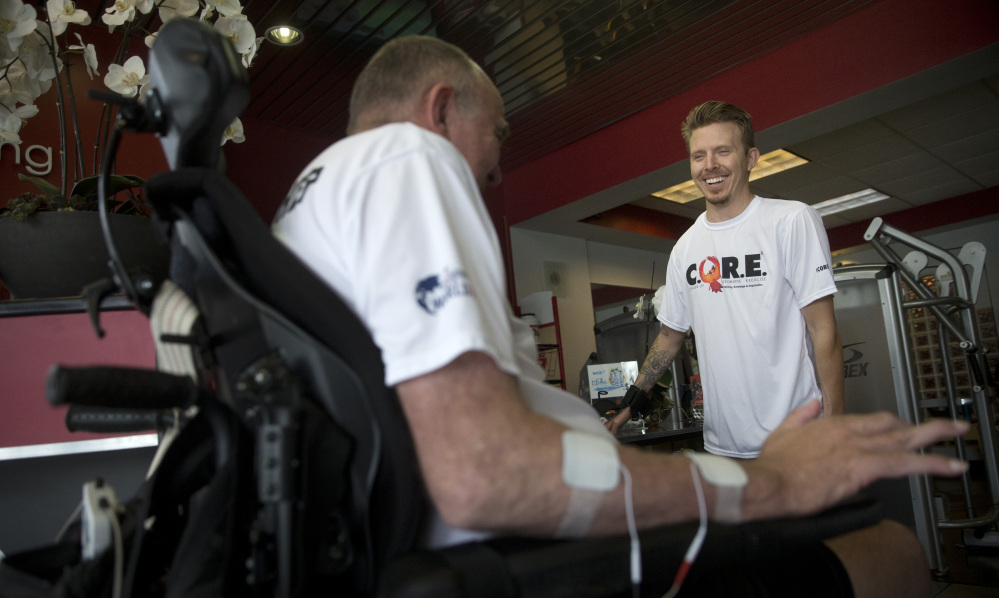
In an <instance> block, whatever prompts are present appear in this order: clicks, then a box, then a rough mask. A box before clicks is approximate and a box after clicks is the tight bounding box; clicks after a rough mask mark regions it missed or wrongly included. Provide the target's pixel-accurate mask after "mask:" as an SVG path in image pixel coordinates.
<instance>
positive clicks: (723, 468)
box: [684, 453, 749, 523]
mask: <svg viewBox="0 0 999 598" xmlns="http://www.w3.org/2000/svg"><path fill="white" fill-rule="evenodd" d="M684 454H685V455H686V456H687V458H688V459H690V460H691V461H693V462H694V464H695V465H697V469H698V470H699V471H700V472H701V477H702V478H704V481H705V482H707V483H709V484H711V485H712V486H714V487H715V489H716V494H717V499H716V500H715V513H714V519H715V520H716V521H722V522H725V523H739V522H740V521H741V520H742V512H741V511H742V489H743V488H744V487H745V486H746V484H747V483H748V482H749V476H747V475H746V470H745V469H743V468H742V465H739V462H738V461H736V460H735V459H729V458H728V457H719V456H718V455H710V454H707V453H684Z"/></svg>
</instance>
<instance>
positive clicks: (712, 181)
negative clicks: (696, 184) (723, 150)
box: [704, 176, 728, 185]
mask: <svg viewBox="0 0 999 598" xmlns="http://www.w3.org/2000/svg"><path fill="white" fill-rule="evenodd" d="M727 178H728V177H724V176H716V177H711V178H710V179H704V182H705V183H707V184H709V185H717V184H718V183H721V182H722V181H724V180H725V179H727Z"/></svg>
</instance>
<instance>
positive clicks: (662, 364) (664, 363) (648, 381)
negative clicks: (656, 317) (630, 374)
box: [635, 332, 676, 392]
mask: <svg viewBox="0 0 999 598" xmlns="http://www.w3.org/2000/svg"><path fill="white" fill-rule="evenodd" d="M663 336H664V337H665V336H669V332H664V333H663ZM675 359H676V355H674V354H673V353H670V352H669V351H668V350H666V349H657V348H656V343H653V344H652V349H651V350H650V351H649V355H648V357H646V358H645V362H644V363H643V364H642V369H640V370H639V371H638V379H637V380H635V385H636V386H638V387H639V388H641V389H642V390H644V391H645V392H648V391H649V390H650V389H651V388H652V387H653V386H655V384H656V382H658V381H659V378H661V377H662V375H663V374H664V373H665V372H666V370H667V368H669V366H671V365H673V361H674V360H675Z"/></svg>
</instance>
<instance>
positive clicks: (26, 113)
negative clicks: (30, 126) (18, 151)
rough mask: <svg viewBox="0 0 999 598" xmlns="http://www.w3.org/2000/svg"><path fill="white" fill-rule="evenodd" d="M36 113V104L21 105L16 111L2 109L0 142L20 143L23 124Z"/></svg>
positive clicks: (0, 112)
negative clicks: (19, 133)
mask: <svg viewBox="0 0 999 598" xmlns="http://www.w3.org/2000/svg"><path fill="white" fill-rule="evenodd" d="M36 114H38V108H37V107H35V106H34V105H29V106H21V107H20V108H18V109H17V110H14V111H7V110H0V142H2V143H7V142H10V143H13V144H15V145H20V144H21V136H20V135H18V132H19V131H20V130H21V125H23V124H24V123H25V121H27V120H28V119H29V118H31V117H32V116H34V115H36Z"/></svg>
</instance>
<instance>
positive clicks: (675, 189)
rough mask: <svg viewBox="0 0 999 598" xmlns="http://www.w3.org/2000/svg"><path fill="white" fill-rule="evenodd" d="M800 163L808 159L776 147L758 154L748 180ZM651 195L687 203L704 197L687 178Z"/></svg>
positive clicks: (787, 168) (804, 162) (781, 170)
mask: <svg viewBox="0 0 999 598" xmlns="http://www.w3.org/2000/svg"><path fill="white" fill-rule="evenodd" d="M802 164H808V160H806V159H804V158H802V157H801V156H798V155H795V154H792V153H791V152H789V151H787V150H785V149H777V150H774V151H772V152H769V153H766V154H763V155H762V156H760V159H759V160H758V161H757V162H756V166H755V167H754V168H753V170H752V172H750V173H749V180H750V181H755V180H756V179H762V178H763V177H765V176H770V175H772V174H777V173H778V172H783V171H785V170H790V169H792V168H794V167H795V166H801V165H802ZM652 195H655V196H656V197H661V198H662V199H665V200H668V201H672V202H675V203H688V202H691V201H694V200H695V199H700V198H702V197H704V196H703V195H702V194H701V191H700V189H698V188H697V185H696V184H694V181H692V180H689V179H688V180H686V181H684V182H682V183H680V184H679V185H673V186H672V187H670V188H669V189H663V190H662V191H656V192H655V193H653V194H652Z"/></svg>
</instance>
